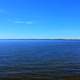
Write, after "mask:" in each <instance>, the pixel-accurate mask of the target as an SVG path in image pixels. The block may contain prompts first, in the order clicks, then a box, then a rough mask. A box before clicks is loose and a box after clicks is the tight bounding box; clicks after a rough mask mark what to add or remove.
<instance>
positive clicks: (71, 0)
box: [0, 0, 80, 39]
mask: <svg viewBox="0 0 80 80" xmlns="http://www.w3.org/2000/svg"><path fill="white" fill-rule="evenodd" d="M0 39H80V0H0Z"/></svg>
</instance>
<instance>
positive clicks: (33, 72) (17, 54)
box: [0, 40, 80, 78]
mask: <svg viewBox="0 0 80 80" xmlns="http://www.w3.org/2000/svg"><path fill="white" fill-rule="evenodd" d="M68 75H80V41H79V40H0V77H7V76H9V77H10V76H33V77H49V78H54V77H55V76H56V77H60V76H68Z"/></svg>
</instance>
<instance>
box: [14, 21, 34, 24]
mask: <svg viewBox="0 0 80 80" xmlns="http://www.w3.org/2000/svg"><path fill="white" fill-rule="evenodd" d="M14 23H17V24H32V23H33V22H32V21H14Z"/></svg>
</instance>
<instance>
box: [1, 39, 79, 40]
mask: <svg viewBox="0 0 80 80" xmlns="http://www.w3.org/2000/svg"><path fill="white" fill-rule="evenodd" d="M0 40H80V39H0Z"/></svg>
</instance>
